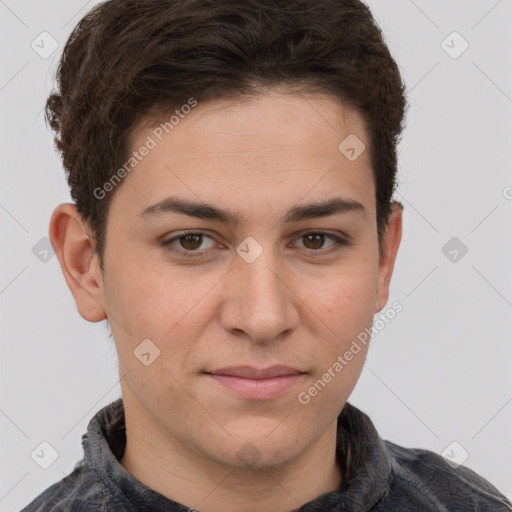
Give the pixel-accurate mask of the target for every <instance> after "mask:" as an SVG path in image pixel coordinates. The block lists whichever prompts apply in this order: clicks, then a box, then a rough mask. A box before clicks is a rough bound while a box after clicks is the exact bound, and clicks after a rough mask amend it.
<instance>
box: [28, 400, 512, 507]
mask: <svg viewBox="0 0 512 512" xmlns="http://www.w3.org/2000/svg"><path fill="white" fill-rule="evenodd" d="M337 435H338V437H337V448H336V451H337V457H338V460H339V463H340V464H341V468H342V470H343V475H344V479H343V486H342V488H340V489H339V490H336V491H333V492H329V493H326V494H322V495H321V496H318V497H317V498H316V499H314V500H313V501H310V502H308V503H306V504H304V505H302V506H301V507H300V508H298V509H296V511H300V512H329V511H332V512H334V511H340V512H341V511H358V512H359V511H361V512H362V511H365V512H366V511H372V512H384V511H390V512H391V511H392V512H396V511H402V510H405V511H414V512H422V511H446V512H448V511H449V512H457V511H461V512H470V511H475V512H476V511H479V512H487V511H489V512H490V511H512V504H511V503H510V502H509V501H508V500H507V499H506V498H505V497H504V496H503V495H502V494H500V493H499V492H498V490H497V489H496V488H495V487H493V486H492V485H491V484H490V483H489V482H487V481H486V480H484V479H483V478H482V477H480V476H479V475H477V474H476V473H475V472H474V471H472V470H470V469H468V468H467V467H464V466H458V467H454V466H455V465H454V464H450V463H449V462H448V461H447V460H445V459H444V458H443V457H441V456H440V455H438V454H436V453H434V452H431V451H428V450H422V449H411V448H403V447H401V446H398V445H396V444H394V443H392V442H390V441H384V440H382V439H381V438H380V437H379V435H378V433H377V431H376V429H375V427H374V426H373V423H372V422H371V420H370V418H369V417H368V416H367V415H366V414H364V413H363V412H362V411H360V410H359V409H357V408H356V407H354V406H352V405H351V404H350V403H347V404H346V405H345V407H344V408H343V410H342V412H341V414H340V415H339V417H338V434H337ZM125 443H126V429H125V422H124V408H123V401H122V398H119V399H118V400H116V401H115V402H112V403H111V404H109V405H108V406H106V407H104V408H103V409H101V410H100V411H98V412H97V413H96V414H95V415H94V417H93V418H92V419H91V421H90V422H89V426H88V428H87V433H85V434H84V435H83V436H82V445H83V449H84V455H85V456H84V459H82V460H81V461H80V462H79V463H78V464H77V465H76V466H75V468H74V470H73V471H72V472H71V474H69V475H68V476H66V477H65V478H63V479H62V480H61V481H59V482H57V483H55V484H53V485H52V486H50V487H49V488H48V489H46V491H44V492H43V493H42V494H40V495H39V496H38V497H37V498H35V499H34V500H33V501H32V502H31V503H30V504H29V505H27V506H26V507H25V508H24V509H23V510H22V511H21V512H43V511H44V512H57V511H59V512H60V511H66V512H68V511H71V512H93V511H94V512H100V511H101V512H111V511H112V512H113V511H115V512H120V511H121V512H125V511H126V512H136V511H137V512H139V511H152V512H164V511H165V512H192V511H193V510H194V509H190V508H188V507H186V506H184V505H181V504H179V503H177V502H175V501H172V500H170V499H168V498H166V497H165V496H163V495H162V494H160V493H158V492H156V491H153V490H152V489H150V488H149V487H146V486H145V485H143V484H142V483H141V482H139V481H138V480H137V479H135V477H133V476H132V475H131V474H130V473H128V472H127V471H126V470H125V469H124V468H123V466H121V464H120V463H119V460H120V459H121V457H122V455H123V452H124V448H125ZM348 449H350V451H351V454H352V457H351V463H350V467H349V469H348V471H347V468H346V467H345V460H346V456H345V454H346V453H347V450H348ZM511 478H512V476H511ZM276 512H283V511H276Z"/></svg>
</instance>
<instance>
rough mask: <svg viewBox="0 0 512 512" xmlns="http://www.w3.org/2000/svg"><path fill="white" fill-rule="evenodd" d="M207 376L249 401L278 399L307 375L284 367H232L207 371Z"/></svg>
mask: <svg viewBox="0 0 512 512" xmlns="http://www.w3.org/2000/svg"><path fill="white" fill-rule="evenodd" d="M205 374H206V375H207V376H208V377H209V378H210V379H212V380H213V381H214V382H217V383H218V384H220V385H221V386H222V388H223V389H224V390H227V391H228V392H230V393H234V394H236V395H238V396H241V397H243V398H246V399H249V400H269V399H272V398H276V397H278V396H280V395H282V394H283V393H285V392H286V391H288V390H289V389H290V388H291V387H293V386H294V385H295V384H297V382H299V381H300V380H302V379H303V378H304V376H305V375H306V373H305V372H302V371H300V370H297V369H295V368H291V367H289V366H283V365H275V366H271V367H268V368H260V369H258V368H253V367H252V366H230V367H226V368H220V369H218V370H212V371H207V372H205Z"/></svg>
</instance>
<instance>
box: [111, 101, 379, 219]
mask: <svg viewBox="0 0 512 512" xmlns="http://www.w3.org/2000/svg"><path fill="white" fill-rule="evenodd" d="M178 110H180V109H179V108H178ZM177 114H179V115H177ZM144 146H147V147H149V146H151V149H150V150H149V151H144V153H145V156H144V157H143V158H142V159H140V161H138V163H137V165H136V166H135V167H134V168H133V170H132V171H130V173H129V175H127V177H126V178H125V181H126V183H123V187H122V188H127V190H126V192H125V193H124V194H120V195H124V196H125V199H126V200H127V201H128V202H129V203H130V204H132V205H135V204H137V205H139V206H141V207H142V206H144V207H147V206H148V205H149V203H150V202H151V203H154V202H155V201H157V200H158V199H163V198H164V197H165V196H166V195H171V193H172V195H174V196H176V195H182V196H187V197H189V198H194V199H196V200H197V199H202V200H205V201H208V199H211V200H212V201H208V202H213V200H214V199H215V200H217V201H218V198H219V197H222V199H223V201H224V203H225V204H228V203H229V204H232V205H235V204H241V203H249V202H254V201H258V202H259V207H260V208H267V207H272V206H273V207H274V208H275V206H276V204H279V202H281V203H282V202H283V201H285V202H297V201H299V200H300V198H301V197H303V196H305V195H308V198H307V199H311V200H313V199H318V198H319V197H321V198H325V194H326V192H329V193H330V195H332V194H333V193H337V194H338V195H342V196H345V197H351V198H353V199H354V200H357V201H359V202H365V203H366V205H367V210H370V211H372V209H373V208H374V205H372V199H373V198H374V183H373V181H374V180H373V173H372V170H371V162H370V152H369V137H368V134H367V130H366V126H365V122H364V119H363V117H362V116H361V115H360V114H359V112H357V111H355V110H353V109H349V108H347V107H345V106H343V105H342V104H341V103H340V102H338V101H337V100H335V99H334V98H332V97H328V96H319V95H311V94H310V95H305V94H282V93H277V92H269V93H266V94H262V95H260V96H256V97H251V98H248V99H244V100H239V101H228V100H222V101H214V102H206V103H201V102H197V105H196V106H195V107H193V108H191V109H188V108H187V109H184V110H183V111H179V112H177V113H176V112H175V111H172V112H170V113H169V114H168V115H162V116H160V117H159V119H158V121H155V119H152V120H149V119H146V120H145V121H144V122H143V123H140V125H139V126H138V127H137V129H136V130H134V132H133V134H132V137H131V141H130V153H133V152H139V153H140V150H141V149H142V148H143V147H144ZM347 150H348V152H347ZM354 153H355V157H356V158H354ZM143 203H144V204H143Z"/></svg>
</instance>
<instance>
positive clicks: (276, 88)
mask: <svg viewBox="0 0 512 512" xmlns="http://www.w3.org/2000/svg"><path fill="white" fill-rule="evenodd" d="M58 85H59V90H58V91H56V92H55V93H54V94H52V95H51V97H50V98H49V100H48V103H47V115H48V118H49V120H50V123H51V126H52V128H53V129H54V130H55V131H56V143H57V147H58V148H59V150H60V151H61V153H62V157H63V162H64V166H65V169H66V171H67V172H68V181H69V185H70V187H71V193H72V197H73V199H74V201H75V203H74V204H63V205H60V206H59V207H58V208H56V210H55V211H54V214H53V216H52V219H51V223H50V235H51V240H52V243H53V245H54V248H55V250H56V253H57V255H58V258H59V262H60V264H61V268H62V271H63V274H64V277H65V279H66V282H67V284H68V286H69V288H70V289H71V291H72V293H73V296H74V298H75V301H76V304H77V308H78V310H79V312H80V315H81V316H82V317H83V318H85V319H86V320H88V321H90V322H98V321H101V320H104V319H108V322H109V325H110V326H111V329H112V333H113V338H114V340H115V344H116V348H117V352H118V356H119V370H120V378H121V388H122V398H120V399H119V400H117V401H115V402H113V403H112V404H110V405H109V406H107V407H105V408H104V409H102V410H101V411H99V412H98V413H97V414H95V416H94V417H93V418H92V420H91V422H90V424H89V427H88V431H87V434H86V435H84V438H83V445H84V451H85V458H84V460H83V461H81V462H80V463H79V464H78V465H77V467H76V468H75V469H74V471H73V472H72V473H71V474H70V475H69V476H67V477H66V478H64V479H63V480H62V481H60V482H58V483H56V484H54V485H52V486H51V487H50V488H49V489H47V490H46V491H45V492H44V493H42V494H41V495H40V496H39V497H38V498H37V499H35V500H34V501H33V502H32V503H31V504H30V505H28V506H27V507H26V508H25V509H24V511H26V512H33V511H46V510H48V511H50V510H52V511H60V510H62V511H64V510H66V511H69V510H77V511H78V510H82V511H96V510H97V511H100V510H101V511H119V510H123V511H128V510H130V511H136V510H140V511H142V510H151V511H164V510H165V511H181V512H186V511H192V510H199V511H201V512H217V511H220V510H222V511H223V512H254V511H258V512H281V511H283V512H284V511H289V510H302V511H310V512H313V511H342V510H344V511H346V510H353V511H369V510H373V511H397V510H414V511H423V510H425V511H426V510H429V511H430V510H464V511H466V510H486V511H491V510H492V511H498V510H500V511H502V510H512V507H511V505H510V503H508V502H507V500H506V499H505V497H504V496H503V495H501V494H500V493H499V492H498V491H497V490H496V489H495V488H494V487H493V486H492V485H491V484H490V483H488V482H486V481H485V480H484V479H482V478H481V477H479V476H478V475H477V474H475V473H474V472H473V471H471V470H469V469H468V468H465V467H463V466H459V467H457V468H455V467H453V466H452V465H450V464H449V463H448V462H446V461H445V460H444V459H443V458H442V457H441V456H439V455H437V454H435V453H433V452H430V451H427V450H420V449H406V448H403V447H400V446H398V445H396V444H393V443H392V442H389V441H383V440H382V439H381V438H380V437H379V436H378V433H377V432H376V430H375V428H374V426H373V425H372V423H371V421H370V419H369V418H368V416H366V415H365V414H364V413H362V412H361V411H359V410H358V409H356V408H355V407H353V406H352V405H350V404H349V403H348V402H347V400H348V398H349V396H350V394H351V392H352V390H353V389H354V387H355V385H356V382H357V380H358V377H359V375H360V373H361V370H362V367H363V364H364V361H365V357H366V353H367V350H368V345H369V339H368V335H367V334H366V336H364V334H365V333H366V332H367V331H368V329H369V328H370V327H371V326H372V322H373V316H374V314H375V313H376V312H379V311H381V310H382V309H383V308H384V307H385V306H386V304H387V302H388V294H389V283H390V279H391V275H392V272H393V266H394V262H395V257H396V255H397V251H398V248H399V244H400V239H401V231H402V206H401V205H400V204H399V203H397V202H394V201H393V200H392V194H393V191H394V188H395V183H396V181H395V180H396V165H397V159H396V144H397V141H398V137H399V135H400V133H401V131H402V128H403V116H404V112H405V107H406V101H405V95H404V85H403V82H402V80H401V77H400V74H399V71H398V68H397V66H396V63H395V61H394V60H393V58H392V57H391V55H390V54H389V51H388V49H387V47H386V45H385V43H384V41H383V38H382V35H381V32H380V30H379V28H378V26H377V25H376V23H375V21H374V19H373V18H372V15H371V13H370V11H369V10H368V8H367V7H366V6H365V5H364V4H363V3H361V2H360V1H359V0H340V1H337V2H334V1H332V0H314V1H313V0H293V1H290V0H286V1H285V0H279V1H278V0H244V1H243V2H240V1H238V0H227V1H226V0H123V1H121V0H110V1H108V2H105V3H103V4H100V5H99V6H97V7H95V8H94V9H93V10H92V11H91V12H90V13H89V14H87V15H86V16H85V17H84V18H83V19H82V20H81V22H80V23H79V24H78V26H77V27H76V28H75V30H74V32H73V33H72V35H71V37H70V39H69V41H68V43H67V46H66V48H65V49H64V54H63V57H62V60H61V63H60V67H59V71H58ZM395 306H396V307H399V304H398V306H397V305H396V304H394V305H393V306H390V307H392V308H395Z"/></svg>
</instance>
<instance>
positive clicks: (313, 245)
mask: <svg viewBox="0 0 512 512" xmlns="http://www.w3.org/2000/svg"><path fill="white" fill-rule="evenodd" d="M298 240H301V241H302V243H303V247H304V248H305V249H308V250H309V251H312V252H316V253H318V256H321V255H322V254H328V253H330V252H334V251H336V250H338V249H341V248H342V247H343V246H348V245H350V242H349V241H348V240H346V239H345V238H342V237H339V236H336V235H334V234H333V233H325V232H323V231H310V232H309V233H305V234H303V235H302V236H300V237H299V238H298ZM327 240H331V242H332V243H331V244H330V245H328V246H324V244H325V242H326V241H327ZM321 249H324V250H321Z"/></svg>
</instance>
